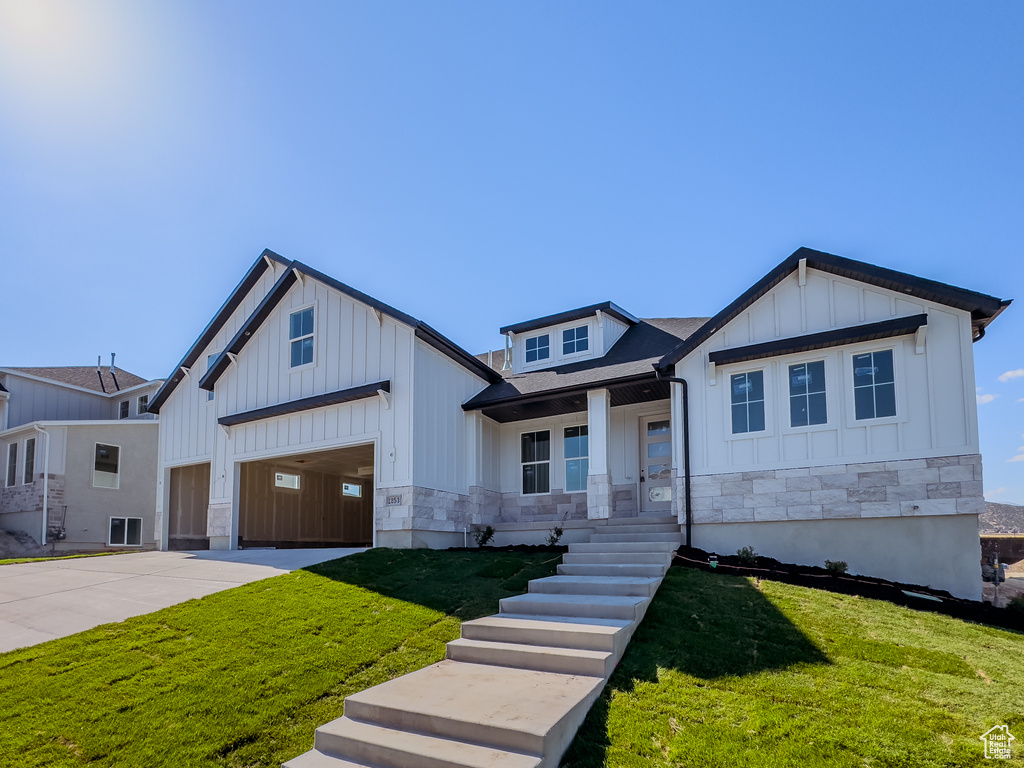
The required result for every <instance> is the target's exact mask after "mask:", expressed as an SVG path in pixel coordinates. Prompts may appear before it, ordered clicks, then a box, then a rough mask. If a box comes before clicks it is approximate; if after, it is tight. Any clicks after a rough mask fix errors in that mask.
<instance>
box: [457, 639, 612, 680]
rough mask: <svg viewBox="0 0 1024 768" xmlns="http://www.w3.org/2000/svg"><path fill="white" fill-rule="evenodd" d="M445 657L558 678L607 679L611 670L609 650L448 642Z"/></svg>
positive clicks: (483, 641) (485, 642)
mask: <svg viewBox="0 0 1024 768" xmlns="http://www.w3.org/2000/svg"><path fill="white" fill-rule="evenodd" d="M447 657H448V658H449V659H451V660H452V661H461V662H464V663H467V664H490V665H492V666H496V667H515V668H516V669H535V670H538V671H540V672H557V673H558V674H560V675H585V676H588V677H603V678H607V677H609V676H610V675H611V673H612V670H613V669H615V661H616V659H615V657H614V655H613V654H612V653H611V652H610V651H584V650H580V649H579V648H555V647H553V646H543V645H522V644H520V643H501V642H492V641H488V640H467V639H465V638H462V639H459V640H452V641H451V642H450V643H448V654H447Z"/></svg>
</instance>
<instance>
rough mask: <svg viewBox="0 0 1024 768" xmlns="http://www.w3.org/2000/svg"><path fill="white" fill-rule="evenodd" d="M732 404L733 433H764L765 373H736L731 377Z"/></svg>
mask: <svg viewBox="0 0 1024 768" xmlns="http://www.w3.org/2000/svg"><path fill="white" fill-rule="evenodd" d="M729 392H730V396H731V403H732V433H733V434H734V435H740V434H744V433H747V432H763V431H764V429H765V419H764V371H748V372H747V373H734V374H733V375H732V376H730V377H729Z"/></svg>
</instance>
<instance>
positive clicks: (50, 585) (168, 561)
mask: <svg viewBox="0 0 1024 768" xmlns="http://www.w3.org/2000/svg"><path fill="white" fill-rule="evenodd" d="M364 551H365V550H364V549H266V550H260V549H249V550H238V551H233V552H139V553H137V554H135V553H133V554H128V555H108V556H105V557H83V558H76V559H73V560H49V561H45V562H38V563H21V564H18V565H2V566H0V652H3V651H10V650H14V649H15V648H24V647H26V646H30V645H35V644H36V643H42V642H45V641H46V640H53V639H54V638H57V637H65V636H67V635H73V634H75V633H76V632H82V631H84V630H86V629H91V628H92V627H96V626H99V625H100V624H107V623H110V622H112V621H124V620H125V619H127V618H130V617H132V616H141V615H143V614H146V613H151V612H153V611H157V610H159V609H161V608H166V607H168V606H171V605H175V604H176V603H183V602H185V601H186V600H191V599H192V598H195V597H204V596H205V595H210V594H213V593H214V592H220V591H221V590H223V589H231V588H232V587H237V586H238V585H240V584H248V583H249V582H250V581H258V580H259V579H266V578H269V577H271V576H278V575H280V574H282V573H288V572H289V571H292V570H295V569H298V568H304V567H306V566H308V565H313V564H315V563H321V562H324V561H325V560H333V559H335V558H338V557H344V556H346V555H351V554H354V553H356V552H364Z"/></svg>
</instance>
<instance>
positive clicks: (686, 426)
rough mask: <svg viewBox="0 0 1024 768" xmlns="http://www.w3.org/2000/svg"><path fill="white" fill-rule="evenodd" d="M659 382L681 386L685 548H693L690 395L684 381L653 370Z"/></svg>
mask: <svg viewBox="0 0 1024 768" xmlns="http://www.w3.org/2000/svg"><path fill="white" fill-rule="evenodd" d="M655 374H656V376H657V378H658V380H659V381H668V382H671V383H673V384H682V385H683V489H684V490H683V497H684V502H685V504H686V546H688V547H692V546H693V502H692V500H691V494H690V393H689V387H688V385H687V383H686V379H680V378H679V377H677V376H662V375H661V371H660V370H658V369H655Z"/></svg>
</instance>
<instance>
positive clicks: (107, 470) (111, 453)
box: [92, 443, 121, 489]
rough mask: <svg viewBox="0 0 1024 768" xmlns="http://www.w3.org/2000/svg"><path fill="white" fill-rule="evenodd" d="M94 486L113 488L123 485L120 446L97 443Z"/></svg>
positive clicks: (93, 469)
mask: <svg viewBox="0 0 1024 768" xmlns="http://www.w3.org/2000/svg"><path fill="white" fill-rule="evenodd" d="M92 487H93V488H113V489H117V488H120V487H121V449H120V448H119V447H118V446H116V445H104V444H103V443H96V459H95V461H94V462H93V468H92Z"/></svg>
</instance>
